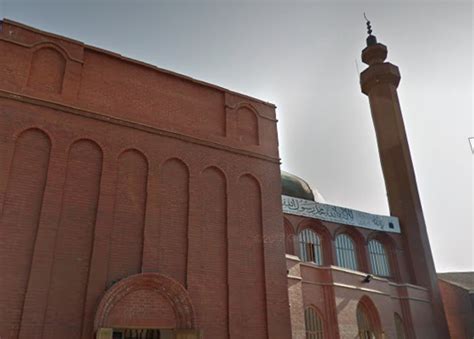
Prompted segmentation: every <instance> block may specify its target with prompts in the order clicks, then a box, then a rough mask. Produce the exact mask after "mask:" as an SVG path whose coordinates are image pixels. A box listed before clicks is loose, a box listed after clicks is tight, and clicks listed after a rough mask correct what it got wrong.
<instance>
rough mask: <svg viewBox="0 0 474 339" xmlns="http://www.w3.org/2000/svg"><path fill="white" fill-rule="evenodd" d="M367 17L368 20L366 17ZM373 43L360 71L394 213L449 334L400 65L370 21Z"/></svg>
mask: <svg viewBox="0 0 474 339" xmlns="http://www.w3.org/2000/svg"><path fill="white" fill-rule="evenodd" d="M366 19H367V18H366ZM367 28H368V34H369V36H368V37H367V47H365V48H364V50H363V51H362V61H363V62H364V63H365V64H367V65H369V67H367V69H365V70H364V71H363V72H362V73H361V74H360V84H361V88H362V93H364V94H365V95H367V96H368V97H369V102H370V110H371V112H372V120H373V122H374V127H375V133H376V136H377V144H378V149H379V156H380V162H381V165H382V170H383V176H384V179H385V187H386V190H387V196H388V203H389V207H390V214H391V215H393V216H396V217H398V218H399V219H400V226H401V229H402V236H403V237H404V246H405V251H406V252H408V253H407V254H408V258H409V260H408V266H409V271H410V275H411V281H404V282H409V283H413V284H417V285H421V286H423V287H426V288H428V289H429V290H430V292H431V296H432V301H433V309H434V313H435V314H434V315H435V319H436V322H437V324H433V325H434V326H436V327H438V330H437V332H438V333H439V338H443V339H444V338H449V335H448V330H447V324H446V318H445V315H444V310H443V305H442V301H441V296H440V293H439V289H438V283H437V275H436V271H435V266H434V262H433V256H432V254H431V248H430V243H429V240H428V234H427V231H426V225H425V220H424V217H423V210H422V208H421V202H420V197H419V194H418V188H417V185H416V178H415V171H414V168H413V163H412V160H411V156H410V149H409V147H408V140H407V136H406V132H405V126H404V124H403V117H402V112H401V109H400V103H399V100H398V95H397V87H398V84H399V83H400V72H399V71H398V67H397V66H395V65H393V64H391V63H389V62H385V59H386V58H387V47H386V46H385V45H383V44H381V43H378V42H377V39H376V37H375V36H374V35H372V29H371V26H370V21H367Z"/></svg>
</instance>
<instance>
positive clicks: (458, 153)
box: [0, 0, 474, 271]
mask: <svg viewBox="0 0 474 339" xmlns="http://www.w3.org/2000/svg"><path fill="white" fill-rule="evenodd" d="M364 11H365V12H367V15H368V16H369V18H370V19H371V20H372V24H373V29H374V34H375V35H376V36H377V37H378V39H379V41H380V42H383V43H384V44H385V45H387V46H388V49H389V56H388V60H389V61H390V62H392V63H394V64H396V65H398V66H399V67H400V71H401V74H402V81H401V84H400V86H399V95H400V100H401V105H402V111H403V117H404V119H405V125H406V130H407V134H408V138H409V143H410V147H411V154H412V158H413V162H414V165H415V170H416V176H417V180H418V187H419V191H420V195H421V201H422V204H423V208H424V212H425V219H426V223H427V227H428V233H429V236H430V240H431V246H432V250H433V253H434V258H435V262H436V268H437V270H438V271H452V270H474V249H473V243H474V233H473V220H474V214H473V204H474V199H473V196H474V178H473V177H474V155H473V154H472V153H471V151H470V148H469V144H468V139H467V138H468V137H469V136H474V118H473V84H472V83H473V74H474V73H473V51H472V47H473V24H472V22H473V21H472V20H473V6H472V2H471V1H464V2H462V1H445V2H436V1H420V2H418V3H417V2H415V1H397V2H394V1H392V2H388V1H381V0H379V1H377V2H375V1H373V2H361V1H280V2H276V1H213V2H211V1H206V2H204V1H188V2H184V1H166V2H164V1H161V2H160V1H132V0H129V1H112V0H109V1H106V0H103V1H78V0H75V1H73V0H61V1H59V0H58V1H42V0H35V1H32V0H30V1H23V0H14V1H13V0H0V17H6V18H9V19H12V20H16V21H20V22H22V23H24V24H27V25H31V26H34V27H37V28H40V29H43V30H46V31H50V32H54V33H57V34H61V35H65V36H67V37H71V38H74V39H77V40H81V41H83V42H85V43H87V44H90V45H95V46H98V47H101V48H104V49H109V50H112V51H114V52H118V53H121V54H124V55H126V56H129V57H131V58H135V59H139V60H142V61H145V62H148V63H151V64H154V65H157V66H159V67H162V68H166V69H170V70H173V71H176V72H180V73H183V74H186V75H189V76H192V77H194V78H197V79H200V80H204V81H208V82H211V83H214V84H217V85H220V86H223V87H226V88H229V89H232V90H234V91H237V92H242V93H245V94H248V95H251V96H254V97H258V98H261V99H264V100H267V101H270V102H273V103H274V104H276V105H277V107H278V108H277V115H278V119H279V124H278V128H279V142H280V156H281V158H282V168H283V169H284V170H287V171H289V172H292V173H294V174H297V175H299V176H301V177H303V178H304V179H306V180H307V181H308V182H309V183H310V185H311V186H312V187H314V188H317V189H318V190H319V191H320V193H321V194H322V195H323V196H324V197H325V199H326V201H327V202H328V203H331V204H335V205H340V206H346V207H350V208H354V209H359V210H363V211H367V212H372V213H379V214H388V205H387V201H386V191H385V186H384V182H383V177H382V171H381V167H380V163H379V158H378V153H377V145H376V140H375V133H374V128H373V125H372V120H371V115H370V111H369V105H368V101H367V98H366V97H365V96H364V95H363V94H362V93H361V92H360V87H359V79H358V73H359V71H361V70H362V69H363V68H364V65H363V64H362V62H361V61H360V51H361V50H362V48H363V47H364V44H365V34H366V33H365V23H364V20H363V16H362V13H363V12H364Z"/></svg>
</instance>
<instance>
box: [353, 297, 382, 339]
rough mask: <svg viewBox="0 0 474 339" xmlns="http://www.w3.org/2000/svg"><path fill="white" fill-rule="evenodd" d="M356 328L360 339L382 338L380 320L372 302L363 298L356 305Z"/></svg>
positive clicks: (367, 298)
mask: <svg viewBox="0 0 474 339" xmlns="http://www.w3.org/2000/svg"><path fill="white" fill-rule="evenodd" d="M357 328H358V332H359V333H358V335H359V338H360V339H380V338H382V328H381V325H380V318H379V314H378V312H377V308H376V307H375V305H374V303H373V302H372V300H370V298H369V297H367V296H364V297H362V298H361V300H360V301H359V304H358V305H357Z"/></svg>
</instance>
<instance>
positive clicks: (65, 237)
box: [43, 140, 102, 339]
mask: <svg viewBox="0 0 474 339" xmlns="http://www.w3.org/2000/svg"><path fill="white" fill-rule="evenodd" d="M101 171H102V152H101V150H100V149H99V147H98V146H97V145H96V144H95V143H94V142H92V141H89V140H80V141H78V142H76V143H74V144H73V145H72V146H71V149H70V151H69V157H68V163H67V172H66V183H65V187H64V192H63V201H62V207H61V208H62V209H61V219H60V224H59V227H58V232H57V236H56V245H55V249H54V263H53V269H52V273H51V274H52V276H51V283H50V290H49V296H48V307H47V310H46V318H45V325H44V331H43V338H70V339H73V338H80V336H81V327H82V322H81V321H80V319H82V315H83V308H84V299H85V293H86V289H87V280H88V275H89V265H90V257H91V251H92V243H93V237H94V228H95V220H96V213H97V202H98V198H99V187H100V177H101Z"/></svg>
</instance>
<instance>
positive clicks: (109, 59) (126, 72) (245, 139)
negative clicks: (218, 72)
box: [0, 20, 278, 161]
mask: <svg viewBox="0 0 474 339" xmlns="http://www.w3.org/2000/svg"><path fill="white" fill-rule="evenodd" d="M0 64H1V65H2V68H1V69H0V90H3V91H7V92H13V93H18V94H21V95H24V96H27V97H33V98H37V99H41V100H46V101H48V102H56V103H60V104H63V105H67V106H72V107H75V108H80V109H83V110H87V111H91V112H93V113H97V114H100V115H102V116H105V117H112V118H116V119H120V120H123V121H127V122H133V123H137V124H140V125H144V126H147V127H151V128H155V129H160V130H166V131H171V132H175V133H179V134H184V135H187V136H191V137H194V138H199V139H202V140H206V141H210V142H213V143H216V144H219V145H225V146H226V147H229V148H232V149H240V150H246V151H248V152H251V153H254V154H258V155H261V156H264V157H266V158H269V159H271V160H273V161H278V147H277V130H276V118H275V106H274V105H273V104H270V103H267V102H264V101H261V100H258V99H255V98H251V97H248V96H245V95H242V94H238V93H235V92H232V91H229V90H227V89H224V88H221V87H218V86H215V85H211V84H207V83H205V82H202V81H198V80H195V79H192V78H190V77H187V76H183V75H180V74H176V73H174V72H170V71H166V70H163V69H160V68H157V67H155V66H152V65H149V64H146V63H143V62H139V61H136V60H132V59H129V58H126V57H123V56H121V55H119V54H116V53H112V52H109V51H104V50H102V49H99V48H96V47H92V46H88V45H86V44H84V43H82V42H79V41H76V40H72V39H68V38H65V37H61V36H57V35H54V34H51V33H46V32H42V31H39V30H37V29H34V28H31V27H27V26H25V25H22V24H19V23H16V22H13V21H10V20H4V21H3V22H2V25H1V31H0Z"/></svg>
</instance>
